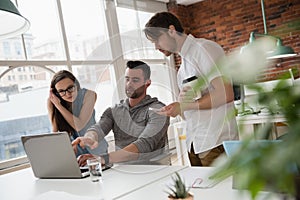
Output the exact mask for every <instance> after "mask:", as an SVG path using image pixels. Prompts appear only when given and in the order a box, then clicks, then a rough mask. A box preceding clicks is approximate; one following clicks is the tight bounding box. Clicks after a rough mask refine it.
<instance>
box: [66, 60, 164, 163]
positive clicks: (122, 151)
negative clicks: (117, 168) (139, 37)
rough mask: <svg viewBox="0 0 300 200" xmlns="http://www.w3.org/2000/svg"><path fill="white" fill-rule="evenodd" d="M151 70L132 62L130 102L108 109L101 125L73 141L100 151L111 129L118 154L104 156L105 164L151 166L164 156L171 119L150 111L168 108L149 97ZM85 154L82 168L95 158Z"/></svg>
mask: <svg viewBox="0 0 300 200" xmlns="http://www.w3.org/2000/svg"><path fill="white" fill-rule="evenodd" d="M150 74H151V71H150V67H149V66H148V65H147V64H146V63H144V62H142V61H128V62H127V67H126V71H125V92H126V95H127V97H128V98H127V99H126V100H122V101H121V102H120V103H119V104H116V105H115V106H113V107H110V108H107V109H106V110H105V111H104V113H103V115H102V116H101V119H100V121H99V122H98V123H96V124H95V125H93V126H91V127H90V128H89V129H88V130H87V132H86V133H85V135H84V137H78V138H76V139H75V140H74V141H73V142H72V145H73V148H74V151H75V152H76V146H77V145H78V144H79V145H80V146H81V147H84V146H89V147H90V148H92V149H93V148H96V147H97V146H98V144H99V141H101V140H102V139H103V138H104V137H105V136H106V135H107V134H108V133H109V132H110V131H111V130H112V131H113V134H114V138H115V146H116V148H115V151H114V152H111V153H109V154H104V155H100V156H101V157H102V162H103V163H102V164H108V163H117V162H127V161H133V160H135V161H139V162H140V163H148V162H147V161H149V160H150V159H151V158H154V157H155V156H158V155H161V154H162V153H163V152H165V151H166V150H167V149H168V148H167V147H168V137H167V130H168V126H169V120H170V119H169V117H166V116H162V115H159V114H157V113H156V112H155V111H153V110H151V109H149V108H161V107H163V106H165V105H164V104H163V103H162V102H160V101H158V100H157V98H152V97H151V96H149V95H147V94H146V92H147V88H148V87H149V86H150V84H151V80H150ZM93 156H94V155H92V154H83V155H80V156H79V157H78V163H79V165H80V166H84V165H85V164H86V160H87V159H88V158H90V157H93Z"/></svg>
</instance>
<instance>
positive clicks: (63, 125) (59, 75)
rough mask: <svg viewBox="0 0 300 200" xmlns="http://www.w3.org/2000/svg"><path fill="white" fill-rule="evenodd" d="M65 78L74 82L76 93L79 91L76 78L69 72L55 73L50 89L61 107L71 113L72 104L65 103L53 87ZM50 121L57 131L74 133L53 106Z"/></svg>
mask: <svg viewBox="0 0 300 200" xmlns="http://www.w3.org/2000/svg"><path fill="white" fill-rule="evenodd" d="M65 78H69V79H71V80H72V81H74V84H75V85H76V89H77V91H78V90H79V89H80V83H79V81H78V80H77V79H76V77H75V76H74V75H73V74H72V73H71V72H69V71H67V70H61V71H59V72H57V73H55V74H54V76H53V78H52V80H51V85H50V87H51V89H52V92H53V93H54V94H55V95H56V96H57V97H58V98H59V99H60V103H61V105H62V106H63V107H65V108H66V109H67V110H68V111H70V112H71V113H73V111H72V103H70V102H67V101H65V100H64V99H63V98H61V96H60V95H59V94H58V92H57V90H56V88H55V85H56V84H57V83H58V82H59V81H61V80H63V79H65ZM52 120H55V122H56V124H57V128H58V130H59V131H67V132H68V133H69V134H72V133H73V132H74V131H75V129H74V128H73V127H72V126H70V125H69V123H68V122H67V121H66V120H65V118H64V117H63V116H62V114H61V113H60V112H59V110H58V109H57V108H56V107H55V106H53V113H52Z"/></svg>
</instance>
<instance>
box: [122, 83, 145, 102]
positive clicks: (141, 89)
mask: <svg viewBox="0 0 300 200" xmlns="http://www.w3.org/2000/svg"><path fill="white" fill-rule="evenodd" d="M145 87H146V86H145V85H143V86H141V87H139V88H137V89H135V90H134V91H133V92H130V91H131V90H132V88H129V90H127V89H126V91H125V93H126V96H127V97H128V98H132V99H137V98H139V97H140V96H142V95H143V94H144V91H145Z"/></svg>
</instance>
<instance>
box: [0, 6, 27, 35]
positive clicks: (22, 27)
mask: <svg viewBox="0 0 300 200" xmlns="http://www.w3.org/2000/svg"><path fill="white" fill-rule="evenodd" d="M0 24H1V26H0V39H7V38H11V37H15V36H18V35H20V34H22V33H24V32H26V31H27V30H28V29H29V27H30V23H29V21H28V20H27V19H26V18H25V17H23V16H22V15H21V14H20V12H19V11H18V9H17V8H16V6H15V5H14V4H13V3H12V2H11V1H10V0H0Z"/></svg>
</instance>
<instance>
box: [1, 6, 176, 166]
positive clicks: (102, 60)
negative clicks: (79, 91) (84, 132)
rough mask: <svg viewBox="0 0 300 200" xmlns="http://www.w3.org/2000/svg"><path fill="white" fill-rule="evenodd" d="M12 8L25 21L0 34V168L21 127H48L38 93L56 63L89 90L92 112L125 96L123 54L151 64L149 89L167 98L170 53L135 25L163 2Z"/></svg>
mask: <svg viewBox="0 0 300 200" xmlns="http://www.w3.org/2000/svg"><path fill="white" fill-rule="evenodd" d="M141 2H143V3H142V4H141ZM14 3H15V2H14ZM32 5H34V7H35V9H32ZM18 9H19V11H20V12H21V14H22V15H23V16H25V17H26V18H28V19H29V21H30V23H31V26H30V29H29V30H28V31H27V32H26V33H24V34H23V35H22V36H17V37H14V38H8V39H5V40H0V49H2V50H1V51H2V53H0V169H1V162H5V161H7V160H9V159H12V158H18V157H20V156H24V155H25V153H24V150H23V147H22V145H21V141H20V137H21V135H30V134H38V133H47V132H50V131H51V125H50V121H49V119H48V113H47V105H46V101H47V97H48V93H49V86H50V81H51V78H52V76H53V74H54V73H55V72H57V71H59V70H61V69H67V70H70V71H72V72H73V73H74V75H75V76H76V77H77V78H78V79H79V81H80V83H81V85H82V87H86V88H89V89H92V90H95V91H96V92H97V94H98V99H97V102H96V106H95V109H96V118H97V119H96V120H99V119H100V116H101V114H102V112H103V111H104V110H105V108H107V107H108V106H111V105H112V104H114V103H117V102H118V101H119V100H120V99H122V98H124V97H125V94H124V91H123V90H124V89H123V88H124V86H123V82H124V72H125V63H126V61H127V60H131V59H134V60H138V59H140V60H144V61H145V62H147V63H148V64H149V65H150V66H151V69H152V77H151V78H152V86H151V87H150V88H149V94H150V95H151V96H156V97H158V98H159V99H160V100H161V101H163V102H164V103H166V104H168V103H170V102H172V101H174V100H175V95H174V94H173V92H172V91H174V90H173V89H172V88H173V87H176V86H173V85H172V84H171V83H172V82H174V80H171V79H168V78H166V77H172V74H173V75H174V73H175V71H174V70H172V69H173V68H171V67H170V65H171V64H170V60H169V59H168V58H165V57H164V56H162V55H161V54H159V53H158V52H157V51H156V50H155V49H154V47H153V44H150V43H149V41H148V40H147V39H146V38H145V37H144V34H143V32H142V28H143V27H144V25H145V23H146V21H147V20H148V19H149V18H150V17H151V16H152V15H153V14H154V13H155V12H158V11H162V10H166V4H165V3H162V2H159V1H150V0H149V1H139V0H127V1H124V0H117V1H115V2H114V1H107V0H100V1H99V0H86V1H81V0H72V1H71V0H43V1H38V0H18ZM49 16H51V17H49ZM128 17H129V18H130V19H131V20H130V21H128V20H125V19H128ZM12 44H13V45H12ZM24 44H25V46H23V45H24ZM12 49H13V50H14V51H12Z"/></svg>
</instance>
